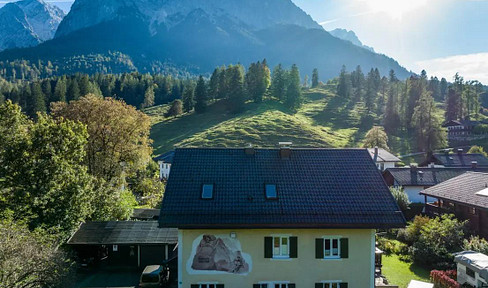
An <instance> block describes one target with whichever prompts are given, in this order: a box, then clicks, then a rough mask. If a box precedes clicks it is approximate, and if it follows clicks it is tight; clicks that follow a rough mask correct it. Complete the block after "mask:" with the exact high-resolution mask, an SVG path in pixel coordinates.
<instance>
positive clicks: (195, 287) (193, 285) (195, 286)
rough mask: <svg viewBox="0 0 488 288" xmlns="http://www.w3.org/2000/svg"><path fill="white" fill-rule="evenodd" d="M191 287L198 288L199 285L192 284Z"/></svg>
mask: <svg viewBox="0 0 488 288" xmlns="http://www.w3.org/2000/svg"><path fill="white" fill-rule="evenodd" d="M190 287H191V288H198V285H197V284H191V285H190Z"/></svg>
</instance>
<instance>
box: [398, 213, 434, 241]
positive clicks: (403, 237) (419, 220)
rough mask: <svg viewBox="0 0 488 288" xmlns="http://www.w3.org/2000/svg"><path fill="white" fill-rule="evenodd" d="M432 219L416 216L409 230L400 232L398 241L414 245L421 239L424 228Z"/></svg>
mask: <svg viewBox="0 0 488 288" xmlns="http://www.w3.org/2000/svg"><path fill="white" fill-rule="evenodd" d="M429 221H430V218H429V217H427V216H415V218H414V219H413V221H412V222H410V224H408V226H407V228H405V229H400V230H398V234H397V238H398V240H400V241H402V242H405V243H407V244H408V245H413V244H414V243H415V242H417V240H418V239H419V237H420V232H421V229H422V227H424V226H425V225H426V224H427V223H428V222H429Z"/></svg>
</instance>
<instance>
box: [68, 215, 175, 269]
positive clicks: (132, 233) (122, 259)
mask: <svg viewBox="0 0 488 288" xmlns="http://www.w3.org/2000/svg"><path fill="white" fill-rule="evenodd" d="M177 242H178V230H177V229H173V228H165V229H161V228H159V227H158V222H157V221H108V222H86V223H83V224H82V225H81V226H80V227H79V228H78V230H77V231H76V232H75V233H74V234H73V235H72V236H71V238H70V239H69V240H68V242H67V245H68V246H70V247H72V248H73V249H74V250H75V251H76V252H77V255H78V258H79V259H80V260H81V261H82V264H87V263H91V262H99V261H103V262H104V263H106V264H107V265H108V266H128V267H140V268H144V267H145V266H147V265H161V264H163V263H164V262H165V261H166V260H168V259H172V258H173V257H175V256H176V255H173V254H175V252H174V250H175V247H176V244H177Z"/></svg>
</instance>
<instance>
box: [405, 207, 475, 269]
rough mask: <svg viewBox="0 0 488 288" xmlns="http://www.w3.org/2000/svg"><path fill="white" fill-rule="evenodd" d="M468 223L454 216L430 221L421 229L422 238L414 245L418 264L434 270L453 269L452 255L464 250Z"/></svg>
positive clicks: (443, 216) (414, 255)
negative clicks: (465, 231)
mask: <svg viewBox="0 0 488 288" xmlns="http://www.w3.org/2000/svg"><path fill="white" fill-rule="evenodd" d="M465 228H466V222H460V221H458V220H457V219H455V218H454V215H442V217H436V218H434V219H431V220H430V221H428V222H427V223H426V224H425V225H424V226H423V227H422V228H421V229H420V237H419V238H418V240H417V241H416V242H415V243H414V244H413V250H412V256H413V259H414V261H415V262H416V263H418V264H421V265H424V266H427V267H434V268H448V267H449V268H450V267H453V265H454V263H453V261H452V259H453V255H452V253H454V252H458V251H461V250H462V245H463V238H464V230H465Z"/></svg>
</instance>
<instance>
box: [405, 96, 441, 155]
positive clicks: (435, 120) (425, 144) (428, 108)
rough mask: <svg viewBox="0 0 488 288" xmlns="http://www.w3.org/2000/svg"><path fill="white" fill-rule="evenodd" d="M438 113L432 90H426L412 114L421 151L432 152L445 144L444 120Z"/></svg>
mask: <svg viewBox="0 0 488 288" xmlns="http://www.w3.org/2000/svg"><path fill="white" fill-rule="evenodd" d="M437 115H438V113H437V108H436V106H435V102H434V98H432V95H431V92H428V91H424V92H423V93H422V95H421V96H420V99H419V100H418V101H417V106H416V107H415V111H414V113H413V116H412V126H413V127H414V128H415V133H416V139H417V145H418V149H419V151H425V152H432V151H433V150H435V149H437V148H440V147H442V146H443V145H444V144H445V142H446V141H445V137H446V135H445V132H444V131H443V129H442V121H441V119H439V117H438V116H437Z"/></svg>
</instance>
